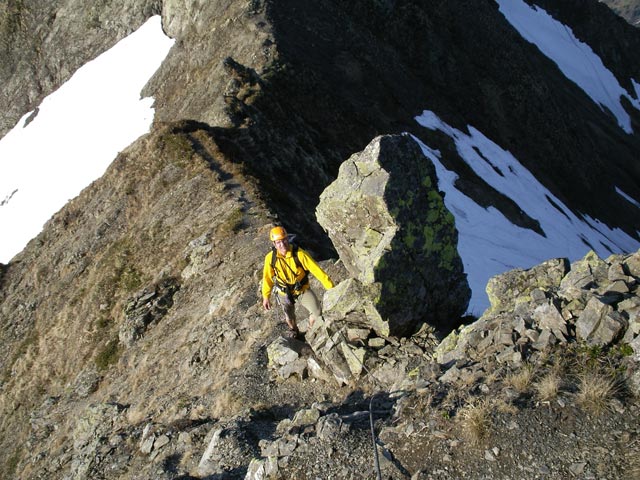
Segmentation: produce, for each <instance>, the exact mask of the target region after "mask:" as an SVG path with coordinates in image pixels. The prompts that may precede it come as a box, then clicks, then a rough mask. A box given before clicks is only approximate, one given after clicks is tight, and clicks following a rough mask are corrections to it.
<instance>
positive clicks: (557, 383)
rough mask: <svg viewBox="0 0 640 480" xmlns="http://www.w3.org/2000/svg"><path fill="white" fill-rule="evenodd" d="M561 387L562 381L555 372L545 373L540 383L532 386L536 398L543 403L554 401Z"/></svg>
mask: <svg viewBox="0 0 640 480" xmlns="http://www.w3.org/2000/svg"><path fill="white" fill-rule="evenodd" d="M561 386H562V379H561V378H560V375H559V374H558V373H557V372H555V371H552V372H549V373H547V374H546V375H545V376H544V377H542V378H541V379H540V381H538V382H536V383H535V384H534V388H535V390H536V396H537V397H538V399H540V400H541V401H543V402H548V401H550V400H553V399H555V398H556V397H557V396H558V394H559V393H560V388H561Z"/></svg>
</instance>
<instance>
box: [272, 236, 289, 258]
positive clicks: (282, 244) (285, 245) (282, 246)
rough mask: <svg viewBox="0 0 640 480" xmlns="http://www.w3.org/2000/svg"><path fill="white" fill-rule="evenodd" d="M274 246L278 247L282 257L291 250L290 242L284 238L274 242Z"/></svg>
mask: <svg viewBox="0 0 640 480" xmlns="http://www.w3.org/2000/svg"><path fill="white" fill-rule="evenodd" d="M273 245H274V246H275V247H276V250H277V251H278V253H279V254H280V255H284V254H285V253H287V250H288V249H289V240H288V239H286V238H283V239H282V240H276V241H275V242H273Z"/></svg>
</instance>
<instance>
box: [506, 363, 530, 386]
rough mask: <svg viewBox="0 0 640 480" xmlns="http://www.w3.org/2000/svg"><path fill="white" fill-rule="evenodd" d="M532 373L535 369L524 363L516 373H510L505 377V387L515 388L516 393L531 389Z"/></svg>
mask: <svg viewBox="0 0 640 480" xmlns="http://www.w3.org/2000/svg"><path fill="white" fill-rule="evenodd" d="M534 373H535V367H534V366H533V365H532V364H530V363H526V364H524V365H523V366H522V368H521V369H520V370H518V371H517V372H512V373H510V374H509V375H507V376H506V377H505V379H504V381H505V383H506V384H507V385H510V386H512V387H513V388H515V389H516V391H518V392H520V393H524V392H526V391H527V390H529V388H530V387H531V384H532V383H533V376H534Z"/></svg>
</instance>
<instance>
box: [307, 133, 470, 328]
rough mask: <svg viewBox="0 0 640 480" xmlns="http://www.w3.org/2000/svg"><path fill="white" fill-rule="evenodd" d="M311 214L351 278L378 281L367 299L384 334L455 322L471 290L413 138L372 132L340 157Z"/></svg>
mask: <svg viewBox="0 0 640 480" xmlns="http://www.w3.org/2000/svg"><path fill="white" fill-rule="evenodd" d="M316 214H317V218H318V222H319V223H320V224H321V225H322V226H323V227H324V228H325V229H326V231H327V233H328V234H329V237H330V238H331V240H332V241H333V244H334V246H335V248H336V250H337V251H338V253H339V255H340V259H341V260H342V261H343V262H344V264H345V266H346V268H347V270H348V271H349V273H350V274H351V276H352V277H353V278H354V279H356V280H357V281H358V282H360V283H362V284H363V285H365V286H370V285H375V284H379V288H378V289H374V293H373V294H372V295H371V297H372V298H370V299H369V300H370V303H371V305H372V306H373V307H375V310H376V312H377V315H379V317H380V318H381V321H382V322H388V330H389V333H390V334H394V335H406V334H410V333H413V331H414V329H415V327H416V325H417V324H418V323H419V322H421V321H426V322H428V323H430V324H439V325H453V324H455V323H456V322H457V321H459V318H460V317H461V316H462V314H463V313H464V311H465V309H466V306H467V304H468V301H469V298H470V290H469V286H468V284H467V281H466V276H465V275H464V272H463V266H462V261H461V259H460V256H459V255H458V251H457V240H458V232H457V230H456V228H455V225H454V219H453V215H451V213H450V212H449V211H448V210H447V209H446V207H445V206H444V202H443V198H442V194H441V193H440V192H439V191H438V188H437V177H436V174H435V169H434V167H433V165H432V164H431V163H430V162H429V161H428V160H427V159H426V158H425V156H424V155H423V154H422V152H421V151H420V148H419V147H418V145H417V143H416V142H415V141H414V140H413V139H412V138H411V137H409V136H408V135H396V136H382V137H378V138H376V139H374V140H373V141H372V142H371V143H370V144H369V145H368V146H367V148H365V149H364V150H363V151H362V152H360V153H357V154H355V155H353V156H352V157H351V158H349V159H348V160H347V161H345V162H344V163H343V164H342V166H341V167H340V172H339V174H338V177H337V179H336V180H335V181H334V182H333V183H332V184H331V185H329V187H327V188H326V189H325V191H324V192H323V194H322V195H321V197H320V204H319V205H318V207H317V209H316ZM369 290H370V289H369ZM365 303H366V302H365ZM369 310H370V309H369ZM345 313H347V312H345ZM378 323H379V322H378Z"/></svg>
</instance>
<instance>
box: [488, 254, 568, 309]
mask: <svg viewBox="0 0 640 480" xmlns="http://www.w3.org/2000/svg"><path fill="white" fill-rule="evenodd" d="M568 271H569V263H568V261H567V259H565V258H555V259H551V260H547V261H546V262H543V263H541V264H540V265H536V266H535V267H533V268H530V269H528V270H524V269H519V268H517V269H514V270H510V271H508V272H505V273H503V274H500V275H496V276H494V277H492V278H491V279H489V282H488V283H487V288H486V291H487V295H488V296H489V302H490V303H491V307H490V308H489V311H488V312H485V314H488V315H489V314H499V313H502V312H513V311H514V310H515V309H516V307H517V306H518V305H519V304H522V303H529V302H532V301H533V302H537V301H538V300H541V299H538V296H537V294H539V293H540V291H543V292H544V291H553V290H557V289H558V287H559V286H560V283H561V282H562V279H563V278H564V277H565V275H566V274H567V272H568Z"/></svg>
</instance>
